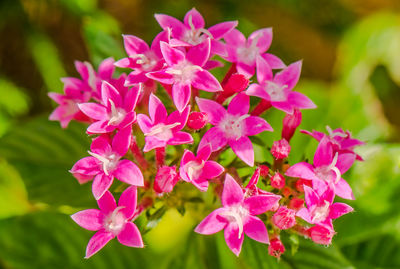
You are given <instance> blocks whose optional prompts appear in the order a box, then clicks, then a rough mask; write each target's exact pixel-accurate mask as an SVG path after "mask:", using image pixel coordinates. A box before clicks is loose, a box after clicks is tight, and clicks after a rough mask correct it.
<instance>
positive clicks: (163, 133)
mask: <svg viewBox="0 0 400 269" xmlns="http://www.w3.org/2000/svg"><path fill="white" fill-rule="evenodd" d="M189 111H190V107H189V106H188V107H186V108H185V109H184V110H183V111H182V113H179V111H174V112H172V113H171V114H170V115H169V116H168V113H167V110H166V108H165V106H164V105H163V103H162V102H161V101H160V99H158V97H156V96H155V95H154V94H151V95H150V98H149V115H150V118H149V117H148V116H147V115H144V114H139V115H138V116H137V121H138V124H139V127H140V129H141V130H142V132H143V133H144V135H145V141H146V144H145V146H144V149H143V151H144V152H148V151H150V150H152V149H154V148H162V147H165V146H166V145H181V144H190V143H193V138H192V136H191V135H190V134H188V133H185V132H182V131H181V130H182V129H183V127H185V124H186V121H187V119H188V115H189Z"/></svg>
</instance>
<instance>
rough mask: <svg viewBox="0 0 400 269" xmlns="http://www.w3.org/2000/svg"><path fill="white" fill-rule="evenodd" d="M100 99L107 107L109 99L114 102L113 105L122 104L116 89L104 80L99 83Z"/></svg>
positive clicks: (118, 105) (119, 105)
mask: <svg viewBox="0 0 400 269" xmlns="http://www.w3.org/2000/svg"><path fill="white" fill-rule="evenodd" d="M101 100H102V101H103V105H105V106H107V107H110V105H109V104H110V102H109V101H110V100H111V101H112V102H113V103H114V105H115V107H121V106H122V104H123V103H122V98H121V95H120V94H119V92H118V90H117V89H116V88H115V87H114V86H113V85H111V84H110V83H108V82H107V81H105V80H103V82H102V83H101Z"/></svg>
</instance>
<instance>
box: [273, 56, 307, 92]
mask: <svg viewBox="0 0 400 269" xmlns="http://www.w3.org/2000/svg"><path fill="white" fill-rule="evenodd" d="M301 64H302V62H301V61H298V62H295V63H292V64H291V65H289V66H288V67H287V68H285V69H283V70H282V71H281V72H279V73H277V74H276V75H275V77H274V81H275V82H277V83H279V84H280V85H287V89H288V90H291V89H293V88H294V86H296V84H297V82H298V81H299V78H300V73H301Z"/></svg>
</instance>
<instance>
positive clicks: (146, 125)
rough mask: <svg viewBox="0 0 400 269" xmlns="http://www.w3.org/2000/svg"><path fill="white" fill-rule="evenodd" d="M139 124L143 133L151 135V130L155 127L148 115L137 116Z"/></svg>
mask: <svg viewBox="0 0 400 269" xmlns="http://www.w3.org/2000/svg"><path fill="white" fill-rule="evenodd" d="M137 122H138V124H139V127H140V130H142V132H143V133H145V134H146V133H150V132H151V128H152V127H153V122H152V121H151V120H150V118H149V117H147V115H144V114H139V115H137Z"/></svg>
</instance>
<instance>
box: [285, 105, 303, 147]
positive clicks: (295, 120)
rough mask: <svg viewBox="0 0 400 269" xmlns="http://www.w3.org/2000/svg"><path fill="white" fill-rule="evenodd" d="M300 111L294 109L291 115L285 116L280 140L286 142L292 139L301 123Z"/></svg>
mask: <svg viewBox="0 0 400 269" xmlns="http://www.w3.org/2000/svg"><path fill="white" fill-rule="evenodd" d="M301 119H302V117H301V111H300V110H299V109H298V108H295V109H294V111H293V114H286V115H285V117H284V118H283V120H282V138H283V139H285V140H286V141H288V142H289V141H290V139H292V137H293V135H294V132H296V129H297V127H299V125H300V123H301Z"/></svg>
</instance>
